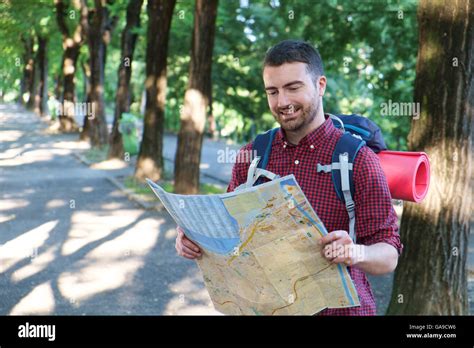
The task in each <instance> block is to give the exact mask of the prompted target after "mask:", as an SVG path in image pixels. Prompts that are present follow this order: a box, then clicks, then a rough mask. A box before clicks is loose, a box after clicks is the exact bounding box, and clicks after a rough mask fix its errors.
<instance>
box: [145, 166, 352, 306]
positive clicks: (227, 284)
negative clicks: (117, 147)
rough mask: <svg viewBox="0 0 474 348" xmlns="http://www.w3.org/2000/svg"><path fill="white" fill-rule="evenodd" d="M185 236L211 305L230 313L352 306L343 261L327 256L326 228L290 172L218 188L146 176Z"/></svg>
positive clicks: (350, 285) (348, 278)
mask: <svg viewBox="0 0 474 348" xmlns="http://www.w3.org/2000/svg"><path fill="white" fill-rule="evenodd" d="M147 182H148V184H149V185H150V187H151V188H152V190H153V191H154V193H155V194H156V195H157V196H158V198H159V199H160V200H161V202H162V203H163V205H164V206H165V208H166V209H167V210H168V212H169V213H170V215H171V216H172V217H173V219H174V220H175V222H176V223H177V224H178V225H179V226H180V227H181V228H182V229H183V230H184V233H185V234H186V236H187V237H188V238H189V239H191V240H192V241H194V242H195V243H196V244H198V245H199V246H200V247H201V249H202V256H201V257H200V258H198V259H196V261H197V263H198V265H199V268H200V269H201V272H202V275H203V279H204V283H205V285H206V287H207V290H208V292H209V295H210V297H211V300H212V302H213V303H214V306H215V308H216V310H218V311H220V312H222V313H224V314H230V315H313V314H316V313H318V312H320V311H321V310H323V309H325V308H343V307H355V306H359V298H358V295H357V291H356V289H355V287H354V284H353V282H352V279H351V278H350V276H349V273H348V272H347V267H346V266H344V265H341V264H331V263H329V262H328V261H327V260H325V259H324V258H323V257H322V256H321V254H320V249H321V247H320V246H319V245H318V239H319V238H321V237H322V236H324V235H326V234H327V231H326V228H325V227H324V225H323V223H322V222H321V220H319V218H318V216H317V215H316V213H315V212H314V210H313V208H312V207H311V205H310V204H309V202H308V200H307V198H306V196H305V195H304V193H303V191H302V190H301V188H300V186H299V185H298V183H297V182H296V179H295V177H294V176H293V175H288V176H285V177H283V178H278V179H275V180H273V181H270V182H267V183H264V184H262V185H258V186H254V187H250V188H244V189H241V190H238V191H234V192H230V193H225V194H219V195H179V194H172V193H167V192H166V191H164V190H163V189H162V188H161V187H160V186H159V185H157V184H155V183H154V182H153V181H151V180H147Z"/></svg>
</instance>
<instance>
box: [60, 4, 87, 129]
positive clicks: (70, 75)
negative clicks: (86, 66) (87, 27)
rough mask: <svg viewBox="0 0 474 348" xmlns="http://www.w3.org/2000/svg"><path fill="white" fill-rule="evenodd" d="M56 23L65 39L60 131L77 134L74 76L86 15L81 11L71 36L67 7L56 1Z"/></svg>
mask: <svg viewBox="0 0 474 348" xmlns="http://www.w3.org/2000/svg"><path fill="white" fill-rule="evenodd" d="M55 6H56V21H57V23H58V27H59V30H60V31H61V34H62V37H63V50H64V53H63V59H62V64H63V66H62V77H63V84H62V88H63V90H62V96H61V98H60V100H59V102H60V108H59V122H60V128H59V129H60V130H61V131H63V132H76V131H77V130H78V126H77V123H76V120H75V118H74V116H75V103H76V94H75V82H74V76H75V74H76V65H77V58H78V57H79V51H80V48H81V45H82V43H83V34H82V33H83V28H82V23H83V21H84V19H85V18H84V16H85V15H86V13H84V11H83V10H82V9H81V11H80V12H81V20H80V23H79V24H78V25H77V27H76V30H75V31H74V33H73V34H72V35H71V33H70V32H69V29H68V27H67V25H66V21H65V19H64V18H65V16H67V6H66V5H65V4H64V2H63V1H62V0H56V2H55Z"/></svg>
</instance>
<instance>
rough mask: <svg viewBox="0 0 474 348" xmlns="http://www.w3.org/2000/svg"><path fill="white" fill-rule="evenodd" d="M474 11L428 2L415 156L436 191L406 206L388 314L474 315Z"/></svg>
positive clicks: (463, 4) (421, 14)
mask: <svg viewBox="0 0 474 348" xmlns="http://www.w3.org/2000/svg"><path fill="white" fill-rule="evenodd" d="M473 14H474V9H473V3H472V1H470V0H460V1H456V2H454V1H449V0H443V1H429V0H421V1H420V3H419V8H418V23H419V49H418V61H417V66H416V80H415V93H414V99H415V102H417V103H420V106H421V116H420V119H419V120H412V128H411V131H410V135H409V148H410V150H417V151H419V150H424V151H426V152H427V153H428V155H429V157H430V160H431V188H430V191H429V193H428V195H427V197H426V199H425V200H424V201H423V203H422V204H407V205H406V206H405V209H404V211H403V217H402V222H401V232H400V233H401V237H402V241H403V243H404V245H405V251H404V252H403V254H402V256H401V258H400V264H399V266H398V268H397V270H396V272H395V282H394V287H393V293H392V300H391V303H390V306H389V309H388V314H430V315H439V314H444V315H461V314H464V315H467V314H469V311H468V295H467V270H466V260H467V255H468V236H469V224H470V218H471V212H472V210H471V209H472V195H471V188H470V180H471V169H472V131H473V119H474V105H473V101H474V81H473V71H474V16H473Z"/></svg>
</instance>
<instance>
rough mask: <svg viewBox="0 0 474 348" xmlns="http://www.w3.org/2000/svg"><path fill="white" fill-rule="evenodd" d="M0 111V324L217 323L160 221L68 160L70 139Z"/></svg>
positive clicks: (193, 271) (96, 173)
mask: <svg viewBox="0 0 474 348" xmlns="http://www.w3.org/2000/svg"><path fill="white" fill-rule="evenodd" d="M44 129H45V125H44V123H42V122H40V121H39V120H38V118H37V117H36V116H35V115H33V114H31V113H26V112H24V111H22V110H20V109H17V108H15V107H13V106H5V105H0V169H1V172H0V192H1V204H0V231H1V233H0V314H1V315H5V314H62V315H70V314H71V315H83V314H84V315H90V314H137V315H158V314H216V312H215V310H214V309H213V308H212V307H211V302H210V299H209V296H208V294H207V292H206V290H205V288H204V285H203V282H202V280H201V277H200V274H199V271H198V268H197V266H196V265H195V263H194V262H192V261H188V260H185V259H182V258H180V257H178V256H176V253H175V251H174V239H175V231H174V224H173V223H172V221H171V219H170V218H169V217H168V216H167V214H163V213H161V214H160V213H157V212H155V211H144V210H142V209H140V208H139V207H138V206H136V205H135V204H134V203H132V202H130V201H129V200H128V199H127V198H126V197H125V196H124V195H123V194H122V193H121V192H120V191H118V190H117V189H116V188H115V187H114V186H113V185H111V184H110V183H109V182H108V181H107V180H106V176H107V175H111V174H114V175H118V174H120V170H118V171H115V172H112V173H111V172H106V171H101V170H93V169H89V168H87V167H85V166H84V165H83V164H82V163H80V162H79V161H78V160H76V159H75V157H73V156H71V153H72V151H76V150H74V149H75V148H77V147H78V146H79V147H81V146H82V147H84V146H85V145H84V144H81V143H77V142H76V139H77V135H48V134H46V133H45V132H44Z"/></svg>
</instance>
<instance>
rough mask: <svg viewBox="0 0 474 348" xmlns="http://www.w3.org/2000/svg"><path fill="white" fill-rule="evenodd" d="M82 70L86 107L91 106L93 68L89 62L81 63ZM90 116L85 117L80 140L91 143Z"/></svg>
mask: <svg viewBox="0 0 474 348" xmlns="http://www.w3.org/2000/svg"><path fill="white" fill-rule="evenodd" d="M81 68H82V77H83V79H84V102H85V103H86V105H90V100H91V83H90V81H91V67H90V64H89V61H84V62H81ZM89 118H90V117H89V116H88V115H87V114H86V115H84V118H83V121H82V130H81V134H80V135H79V140H82V141H90V137H89V129H90V121H89Z"/></svg>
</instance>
